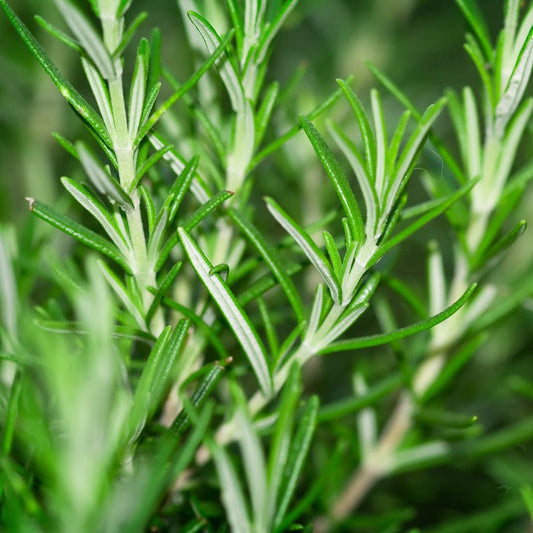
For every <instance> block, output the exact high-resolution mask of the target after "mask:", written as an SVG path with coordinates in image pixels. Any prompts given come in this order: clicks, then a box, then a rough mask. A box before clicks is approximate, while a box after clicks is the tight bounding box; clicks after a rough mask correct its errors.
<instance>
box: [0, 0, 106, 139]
mask: <svg viewBox="0 0 533 533" xmlns="http://www.w3.org/2000/svg"><path fill="white" fill-rule="evenodd" d="M0 7H1V8H2V9H3V10H4V12H5V13H6V15H7V18H8V19H9V21H10V22H11V24H12V25H13V27H14V28H15V30H16V31H17V33H18V34H19V35H20V37H21V38H22V40H23V41H24V44H25V45H26V46H27V47H28V49H29V50H30V52H31V54H32V55H33V56H34V57H35V59H36V60H37V61H38V63H39V64H40V65H41V67H42V69H43V70H44V71H45V72H46V74H47V75H48V76H49V78H50V79H51V80H52V81H53V82H54V84H55V86H56V87H57V88H58V89H59V91H60V92H61V94H62V95H63V98H65V100H66V101H67V102H68V103H69V104H70V105H71V106H72V108H73V109H74V111H75V112H76V113H77V114H78V115H79V116H80V117H81V118H82V119H83V120H84V121H85V122H86V123H87V124H88V125H89V126H90V127H91V128H92V129H93V130H94V132H95V133H96V134H97V135H98V136H99V137H100V138H101V139H102V140H103V142H104V143H106V144H107V145H108V146H112V144H113V143H112V140H111V138H110V137H109V133H108V132H107V129H106V127H105V124H104V123H103V121H102V119H101V118H100V116H99V115H98V113H96V111H95V110H94V109H93V108H92V107H91V106H90V105H89V103H88V102H87V101H86V100H85V99H84V98H83V96H81V94H80V93H78V91H76V89H74V87H73V86H72V85H71V84H70V82H68V81H67V80H66V79H65V78H64V77H63V75H62V74H61V73H60V72H59V70H58V69H57V67H56V66H55V64H54V63H53V62H52V60H51V59H50V58H49V57H48V56H47V55H46V52H45V51H44V50H43V48H42V47H41V45H40V44H39V43H38V42H37V40H36V39H35V37H34V36H33V35H32V34H31V32H30V31H29V30H28V28H27V27H26V26H25V25H24V24H23V22H22V21H21V20H20V18H19V17H18V16H17V14H16V13H15V12H14V11H13V10H12V9H11V7H10V6H9V4H8V3H7V2H6V0H0Z"/></svg>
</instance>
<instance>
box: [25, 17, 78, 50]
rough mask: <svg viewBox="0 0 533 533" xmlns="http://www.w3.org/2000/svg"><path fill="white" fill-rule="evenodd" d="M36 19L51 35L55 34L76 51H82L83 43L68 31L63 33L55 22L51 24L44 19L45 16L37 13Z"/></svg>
mask: <svg viewBox="0 0 533 533" xmlns="http://www.w3.org/2000/svg"><path fill="white" fill-rule="evenodd" d="M35 20H36V21H37V22H38V24H39V25H40V26H41V27H42V28H44V29H45V30H46V31H47V32H48V33H49V34H50V35H53V36H54V37H55V38H56V39H58V40H59V41H60V42H62V43H63V44H65V45H66V46H68V47H69V48H72V49H73V50H76V52H78V53H81V51H82V49H81V45H80V43H79V42H78V41H76V39H73V38H72V37H70V36H69V35H67V34H66V33H63V32H62V31H61V30H59V29H57V28H56V27H55V26H54V25H53V24H50V23H49V22H48V21H46V20H45V19H43V17H40V16H39V15H35Z"/></svg>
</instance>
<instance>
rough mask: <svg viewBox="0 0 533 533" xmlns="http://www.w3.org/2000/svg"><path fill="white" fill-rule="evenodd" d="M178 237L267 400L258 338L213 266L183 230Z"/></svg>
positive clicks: (265, 370) (263, 353) (268, 382)
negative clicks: (213, 270)
mask: <svg viewBox="0 0 533 533" xmlns="http://www.w3.org/2000/svg"><path fill="white" fill-rule="evenodd" d="M178 234H179V237H180V239H181V242H182V244H183V247H184V249H185V252H186V253H187V255H188V257H189V259H190V261H191V264H192V266H193V268H194V269H195V271H196V273H197V274H198V276H199V277H200V279H201V280H202V282H203V283H204V285H205V286H206V288H207V290H208V291H209V293H210V294H211V296H212V297H213V300H214V301H215V303H216V304H217V305H218V307H219V308H220V310H221V311H222V314H223V315H224V316H225V318H226V320H227V321H228V324H229V325H230V327H231V329H232V330H233V332H234V333H235V336H236V337H237V340H238V341H239V343H240V344H241V346H242V348H243V349H244V353H245V355H246V357H247V358H248V360H249V361H250V364H251V365H252V368H253V370H254V373H255V375H256V377H257V380H258V382H259V385H260V387H261V390H262V392H263V394H264V395H265V396H267V397H269V396H270V395H271V393H272V390H273V384H272V376H271V374H270V370H269V368H268V362H267V361H268V356H267V354H266V351H265V348H264V346H263V344H262V342H261V340H260V338H259V335H258V334H257V332H256V331H255V329H254V327H253V325H252V323H251V322H250V319H249V318H248V317H247V316H246V314H245V312H244V310H243V309H242V307H241V306H240V305H239V304H238V302H237V300H236V298H235V296H234V295H233V293H232V292H231V290H230V288H229V287H228V286H227V284H226V283H225V282H224V281H223V279H222V278H221V277H220V275H219V274H214V275H213V276H210V275H209V271H210V270H211V269H212V268H213V265H211V264H210V263H209V261H208V260H207V258H206V257H205V255H204V254H203V253H202V251H201V250H200V249H199V248H198V246H197V245H196V243H195V242H194V241H193V240H192V238H191V237H190V236H189V234H188V233H187V232H186V231H185V230H184V229H183V228H178Z"/></svg>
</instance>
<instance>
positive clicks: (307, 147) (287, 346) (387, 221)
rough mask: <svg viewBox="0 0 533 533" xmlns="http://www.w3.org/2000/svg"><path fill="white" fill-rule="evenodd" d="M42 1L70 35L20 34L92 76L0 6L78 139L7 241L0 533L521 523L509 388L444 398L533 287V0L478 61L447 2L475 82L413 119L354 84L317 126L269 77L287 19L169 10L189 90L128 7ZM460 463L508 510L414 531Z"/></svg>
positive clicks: (531, 387)
mask: <svg viewBox="0 0 533 533" xmlns="http://www.w3.org/2000/svg"><path fill="white" fill-rule="evenodd" d="M53 3H54V5H55V7H56V14H59V15H60V16H61V18H62V22H59V23H58V24H61V25H62V26H61V28H60V27H59V26H58V24H56V23H55V22H54V23H51V22H49V21H47V20H45V19H44V18H42V17H37V19H36V20H37V22H38V24H39V26H40V27H41V28H42V31H45V32H47V33H48V34H50V35H51V36H52V37H53V38H55V39H57V40H58V41H59V42H60V43H61V44H62V45H64V46H66V47H67V49H68V52H69V54H71V55H75V56H76V57H77V58H79V60H80V62H81V67H82V69H81V71H82V73H83V76H84V80H85V81H83V82H80V83H76V84H74V83H72V82H70V81H69V79H68V77H67V75H65V74H63V70H62V69H60V68H59V67H58V66H56V63H55V62H54V60H53V59H52V58H51V55H49V54H48V53H47V52H46V51H45V49H44V48H43V47H42V46H41V44H39V41H38V40H37V38H36V37H35V36H34V33H35V30H33V29H32V30H31V31H30V29H28V26H27V25H26V24H25V23H24V22H23V21H22V20H21V18H20V17H19V15H18V14H17V13H16V12H15V11H14V9H13V7H14V6H12V5H11V2H8V1H6V0H0V6H1V7H2V10H3V12H4V13H5V15H6V17H7V20H8V21H9V23H10V24H11V26H12V29H13V30H14V32H16V34H18V36H19V37H20V39H21V40H22V42H23V43H24V44H25V45H26V47H27V49H28V50H29V52H30V53H31V55H32V56H33V58H34V59H36V60H37V62H38V63H39V65H40V66H41V68H42V70H43V71H44V72H45V73H46V75H47V76H48V77H49V78H50V80H51V81H52V83H53V85H55V87H56V88H57V89H58V90H59V93H60V94H61V96H62V97H63V99H64V100H66V102H67V103H68V104H69V106H70V108H71V109H72V111H74V114H75V115H77V117H78V118H79V119H81V124H82V125H83V126H84V127H85V131H84V132H79V133H78V134H79V135H80V136H81V137H82V139H83V140H78V141H71V140H69V139H68V138H67V136H64V135H62V134H60V133H54V134H53V135H54V137H55V139H56V141H57V142H58V144H59V145H60V147H62V148H63V149H64V150H65V152H66V154H68V156H69V157H70V158H71V159H72V160H74V162H75V166H74V167H73V168H74V170H73V172H74V174H73V176H74V177H72V178H71V177H67V176H63V177H61V179H60V183H61V185H62V187H63V189H64V190H66V194H65V192H64V191H63V193H61V200H59V201H58V202H56V203H57V205H51V204H52V202H46V201H43V200H41V199H40V198H39V197H38V196H37V194H34V193H33V192H32V191H31V190H29V191H28V192H27V194H28V197H27V201H28V206H29V211H30V213H31V215H32V217H31V218H30V219H29V220H26V221H25V222H23V223H21V224H19V228H18V229H17V230H15V226H12V225H5V226H3V227H1V229H0V296H1V319H2V321H1V329H0V333H1V337H0V338H1V354H2V361H1V376H2V381H1V387H0V390H1V396H0V397H1V399H2V401H1V402H0V407H1V410H2V421H3V423H2V439H3V440H2V452H1V453H0V473H1V475H0V480H1V486H0V491H1V492H0V497H1V502H2V503H1V514H0V520H1V523H2V527H3V528H4V529H5V530H7V531H48V530H50V531H77V532H78V531H79V532H83V531H88V532H89V531H91V532H93V531H143V530H150V531H186V532H188V533H191V532H193V531H226V530H231V531H236V532H243V533H246V532H256V533H260V532H283V531H288V530H298V529H304V530H306V531H317V532H325V531H334V530H335V531H337V530H339V531H404V530H413V531H414V530H417V529H416V528H423V530H424V531H426V530H427V531H481V530H483V531H501V530H502V529H501V528H502V527H503V528H506V529H505V530H506V531H507V530H508V531H511V530H514V529H511V528H517V529H516V530H517V531H518V530H520V529H519V528H521V527H524V524H526V523H527V521H528V520H531V519H532V517H533V492H532V491H533V489H532V485H531V465H530V463H529V462H528V461H527V454H526V453H523V451H522V450H523V449H522V448H521V447H522V446H525V443H526V442H527V441H529V440H531V439H532V438H533V418H531V416H523V415H522V413H523V412H524V411H525V410H526V409H527V407H526V406H527V402H530V401H531V398H532V397H533V381H532V379H533V377H532V376H531V371H530V365H529V367H527V365H525V368H526V370H516V369H515V367H516V368H520V366H519V365H518V364H517V365H514V364H513V365H512V368H513V370H512V372H509V374H508V375H507V376H506V382H505V383H499V382H498V380H496V381H495V382H493V383H492V385H490V384H489V385H490V386H491V387H492V388H491V389H490V390H489V392H490V393H489V394H486V389H484V388H483V387H474V389H475V391H476V392H479V396H478V397H476V400H475V402H477V403H474V400H472V398H473V396H469V395H468V394H465V390H468V389H469V387H471V385H469V384H468V377H469V376H470V379H472V378H471V376H472V374H474V375H475V374H476V373H479V374H480V376H482V377H483V376H485V377H486V375H488V374H489V373H488V372H486V371H485V372H486V373H485V374H483V372H484V370H483V368H484V367H483V365H484V362H483V361H484V360H483V354H484V352H486V351H488V348H487V347H488V346H490V344H491V343H494V345H496V346H497V347H498V349H499V350H502V347H504V346H505V339H506V338H507V339H508V338H509V335H512V333H510V332H512V328H513V326H512V324H513V323H516V321H520V320H522V321H525V320H527V316H526V317H525V318H524V312H523V308H524V306H525V305H527V302H528V298H529V297H530V294H531V292H532V291H533V278H532V276H531V274H530V273H529V272H528V271H527V269H525V270H522V269H520V268H517V267H516V265H515V266H514V267H513V265H512V264H511V266H509V262H508V261H507V262H506V260H507V259H508V258H509V257H513V255H512V254H516V253H517V252H516V250H520V249H521V245H522V244H521V243H523V242H527V236H526V237H522V234H523V233H524V231H525V229H526V221H525V220H516V215H515V212H516V211H517V210H518V209H519V206H520V205H521V200H522V198H523V197H524V196H525V195H526V194H527V184H528V182H529V180H530V179H531V178H532V177H533V166H532V165H531V163H526V164H525V165H524V166H520V165H521V164H523V163H522V161H523V160H527V158H528V157H529V151H530V150H529V148H530V147H528V146H527V143H525V142H523V140H524V137H527V135H528V125H529V123H530V119H531V114H532V112H533V100H532V99H531V98H529V97H527V87H528V82H529V79H530V76H531V70H532V68H533V6H532V5H531V4H529V3H528V5H527V6H521V4H520V2H519V1H518V0H508V1H507V2H506V3H505V6H504V20H503V28H502V29H501V30H500V32H499V33H498V35H497V37H496V38H495V39H492V38H491V33H490V31H489V29H488V24H487V23H486V21H485V18H484V16H483V14H482V11H481V10H480V8H479V7H478V6H477V4H476V2H475V0H457V2H456V4H457V7H458V10H459V11H460V12H461V13H462V15H463V16H464V19H465V20H466V22H467V24H468V25H469V27H470V29H471V32H472V33H468V34H467V37H466V45H465V50H466V52H467V54H468V56H469V57H470V59H471V60H472V62H473V64H474V67H475V71H476V72H477V75H478V77H479V81H478V82H476V83H477V85H476V86H475V87H477V88H471V87H469V86H467V87H465V88H464V89H461V90H459V91H456V90H452V89H446V90H444V95H443V96H437V97H436V98H435V100H434V102H433V103H431V104H430V105H426V107H425V108H424V109H422V108H421V107H420V106H419V104H418V102H415V101H414V100H412V99H411V98H410V97H409V96H408V95H407V94H406V93H404V92H403V91H402V90H401V89H399V88H398V86H397V85H396V83H395V82H394V81H393V80H392V78H391V77H390V76H388V75H387V74H385V72H384V71H383V70H382V69H380V68H378V67H377V66H374V65H373V64H369V69H370V71H371V72H372V73H373V74H374V76H375V79H376V80H377V82H378V85H379V86H381V87H382V88H372V89H371V90H370V92H369V98H368V103H367V98H366V92H363V91H359V90H357V91H356V90H355V89H354V86H355V84H354V81H353V79H352V78H351V77H349V78H346V79H344V80H343V79H339V80H337V86H336V88H333V90H331V86H332V85H333V83H332V84H330V85H329V87H330V94H329V96H327V95H326V96H325V97H324V98H323V99H322V101H318V99H317V100H316V101H315V102H314V103H313V104H311V105H309V103H308V102H307V103H306V102H303V100H304V98H301V99H300V100H302V101H300V100H299V99H298V94H296V93H297V91H298V90H299V89H298V87H301V84H302V81H301V80H300V79H299V78H300V74H301V73H300V71H297V72H296V74H295V75H294V76H293V78H292V79H290V80H289V82H287V83H286V84H281V83H280V82H278V81H276V80H275V79H273V77H272V72H274V71H275V65H273V62H274V58H276V46H275V45H276V42H277V40H278V39H280V40H281V39H282V33H281V32H282V30H283V28H284V25H285V24H287V23H288V22H289V21H291V20H298V16H303V14H304V11H303V9H304V7H303V2H301V3H298V1H297V0H285V1H280V0H243V1H238V0H227V1H226V2H221V3H216V2H209V1H207V0H206V1H201V0H178V2H177V9H176V8H175V6H172V9H176V14H179V15H180V16H181V19H182V25H181V27H182V28H183V30H184V35H185V36H186V40H187V43H188V56H189V57H190V58H191V63H192V67H193V68H192V73H189V75H188V76H183V78H184V79H185V81H180V79H179V78H181V77H182V76H181V74H180V75H176V74H173V72H172V71H173V68H172V66H171V64H170V61H168V60H167V54H166V51H165V49H164V46H163V45H162V44H163V43H164V42H165V39H164V34H162V32H161V31H159V30H158V29H153V30H152V31H151V32H148V33H147V34H146V35H147V36H146V37H139V34H140V33H143V31H144V26H145V19H146V18H147V16H148V15H147V14H146V13H145V12H140V13H139V14H137V15H135V13H136V11H135V10H136V9H138V6H137V5H136V4H139V5H140V4H141V3H142V2H140V1H139V2H133V1H132V0H91V1H90V2H88V3H87V2H85V3H84V2H74V1H73V0H54V2H53ZM13 4H14V2H13ZM166 9H168V10H170V9H171V7H170V6H169V7H165V10H166ZM178 27H180V26H179V25H178ZM12 34H13V35H14V33H13V32H11V34H10V37H9V38H10V39H11V38H12ZM492 43H495V44H492ZM162 52H165V53H162ZM167 64H168V66H167ZM356 74H357V73H356ZM299 84H300V85H299ZM77 87H79V88H77ZM438 92H439V93H440V92H442V91H441V89H440V88H439V91H438ZM301 106H304V107H305V109H304V110H301V109H300V111H302V113H303V114H300V115H299V117H298V116H297V113H295V112H294V108H295V107H298V108H300V107H301ZM391 107H394V109H396V110H398V109H399V108H400V109H403V112H402V113H401V115H400V117H399V118H395V117H394V116H393V114H391V113H390V108H391ZM339 110H341V111H339ZM447 117H448V119H449V120H448V124H449V126H450V127H449V128H448V131H447V132H446V131H445V130H444V133H443V126H442V124H445V123H446V120H447ZM324 119H325V120H324ZM87 132H88V133H89V135H87ZM354 132H355V133H354ZM522 152H524V154H525V155H523V154H522ZM28 155H29V156H30V155H31V154H28ZM431 157H433V159H435V157H437V158H438V161H439V163H440V165H441V168H440V169H437V168H436V167H435V165H433V164H432V163H431ZM65 164H67V163H65ZM68 164H69V165H71V164H72V162H71V163H68ZM306 172H309V174H310V175H311V174H312V173H315V174H316V173H319V176H320V178H319V179H320V191H326V192H324V195H323V201H317V199H316V198H314V199H313V200H311V199H310V198H309V191H308V190H306V188H307V183H309V181H308V178H307V176H306ZM291 173H292V176H291V175H289V174H291ZM295 180H298V181H299V182H300V184H299V185H298V186H296V185H294V181H295ZM291 181H292V186H291ZM411 182H413V183H411ZM293 190H294V191H295V192H294V194H290V195H289V194H287V192H288V191H291V192H292V191H293ZM330 193H331V194H330ZM262 195H264V199H261V196H262ZM300 196H301V204H303V205H302V206H301V207H302V212H301V213H299V212H298V198H299V197H300ZM69 199H70V200H74V203H72V202H70V203H69V201H68V200H69ZM320 200H322V199H320ZM313 202H314V205H315V206H317V205H318V209H317V210H316V211H318V213H315V214H316V215H317V216H316V217H312V219H311V220H310V219H309V218H308V219H305V215H306V211H307V210H308V208H309V207H310V205H311V204H313ZM38 219H41V221H45V222H46V223H48V225H50V226H53V227H54V228H55V229H56V230H59V232H57V233H56V232H52V233H50V232H45V230H44V225H42V223H41V221H38ZM60 232H62V234H64V235H65V236H66V239H63V240H59V241H58V240H57V235H59V233H60ZM428 235H429V237H428ZM526 235H527V234H526ZM519 238H520V240H519ZM416 239H418V241H416V242H418V243H420V242H421V241H422V242H424V243H425V249H426V250H427V254H426V252H421V250H420V247H419V248H418V249H416V245H414V244H413V241H414V240H416ZM515 241H518V242H515ZM418 246H420V245H418ZM525 248H528V247H527V244H526V245H525ZM405 258H410V259H408V262H409V264H408V268H407V269H406V268H405V261H406V259H405ZM43 259H45V261H43ZM516 262H518V261H516ZM422 264H427V268H425V266H424V265H423V266H422V267H421V266H420V265H422ZM424 269H425V270H427V273H426V272H424ZM37 274H39V275H37ZM413 274H414V276H413ZM425 276H427V287H425V285H426V282H423V283H421V282H420V279H421V278H424V277H425ZM505 320H507V322H505ZM502 321H504V323H505V324H508V326H507V329H505V328H503V329H500V330H498V329H497V328H496V327H497V325H498V324H501V323H502ZM378 328H379V329H378ZM376 331H377V332H376ZM522 335H523V332H522ZM521 338H522V339H524V338H525V337H521ZM502 339H504V340H503V341H502ZM523 342H526V341H523ZM508 344H510V343H509V342H508ZM513 350H514V351H519V349H518V348H517V347H516V346H515V347H513V346H507V354H508V355H507V358H508V360H509V361H513V360H515V359H516V360H518V361H521V360H522V359H521V358H520V357H519V355H514V352H513ZM339 361H340V362H339ZM346 362H347V363H346ZM346 364H347V365H348V366H349V368H350V371H349V373H348V375H346V374H347V373H346V369H345V368H343V366H342V365H346ZM313 365H314V368H315V369H316V368H318V369H319V373H320V374H321V377H322V380H320V379H319V378H317V377H316V376H315V378H313V377H312V375H311V371H310V370H309V369H311V368H313ZM520 374H522V375H520ZM313 379H314V382H313ZM480 379H481V378H480ZM502 391H504V392H502ZM313 392H314V394H313ZM483 395H486V396H485V397H483ZM502 396H504V398H505V399H504V400H502V401H500V399H499V398H500V397H502ZM505 402H507V404H506V403H505ZM505 405H510V406H511V408H512V409H514V410H515V411H516V414H514V415H512V416H511V415H509V414H508V416H506V417H498V416H490V415H488V414H486V411H488V412H490V411H491V410H492V409H493V408H494V407H495V406H498V408H502V406H505ZM478 413H479V414H478ZM517 450H518V452H517ZM458 464H459V465H465V466H463V469H479V471H480V472H482V473H483V476H484V477H485V478H490V479H492V480H493V481H494V484H495V486H498V484H499V485H500V486H506V487H509V486H510V487H511V489H510V490H509V491H508V493H507V492H506V493H503V494H499V495H498V496H499V497H498V498H494V497H491V496H488V497H487V498H486V500H484V499H483V498H481V501H479V500H475V499H473V498H472V499H468V500H467V503H466V505H465V506H464V508H462V509H461V512H462V515H461V516H459V519H458V516H457V515H458V513H457V512H450V511H448V510H447V508H446V507H447V506H448V507H450V506H452V507H453V505H454V504H453V503H445V504H444V506H443V507H445V508H444V509H441V510H440V512H439V513H437V517H436V518H434V517H433V518H428V517H427V516H425V515H424V511H423V507H424V504H423V501H424V499H423V498H422V497H421V495H420V490H419V489H418V490H417V489H416V487H420V486H421V487H423V490H426V491H427V495H428V497H429V498H432V500H431V505H432V506H434V507H435V508H437V507H439V506H440V505H441V503H442V502H443V494H445V493H446V490H449V487H451V486H453V485H454V484H455V483H456V481H455V478H454V473H455V476H456V477H457V478H459V477H460V474H459V473H457V472H455V471H454V468H455V467H456V465H458ZM434 472H443V473H442V474H441V476H440V477H439V476H436V475H434V474H433V473H434ZM476 472H477V471H476ZM417 475H418V476H419V477H418V478H417V477H416V476H417ZM469 481H470V482H471V483H472V485H473V486H475V484H476V483H477V481H476V476H475V475H474V474H472V476H471V478H469ZM486 485H487V483H484V484H483V483H482V486H483V489H484V490H485V491H486V489H485V487H486ZM489 485H490V483H489ZM451 500H453V499H451Z"/></svg>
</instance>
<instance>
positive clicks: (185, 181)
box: [169, 156, 200, 221]
mask: <svg viewBox="0 0 533 533" xmlns="http://www.w3.org/2000/svg"><path fill="white" fill-rule="evenodd" d="M199 162H200V158H199V157H198V156H194V157H192V158H191V159H190V160H189V161H188V162H187V163H186V164H185V166H184V167H183V170H182V171H181V173H180V174H179V175H178V178H177V179H176V181H175V182H174V185H173V186H172V188H171V189H170V194H172V195H173V197H174V200H173V202H172V206H171V208H170V216H169V220H170V221H172V220H174V218H175V216H176V214H177V212H178V209H179V206H180V205H181V202H182V200H183V198H184V197H185V193H186V192H187V190H188V189H189V187H190V185H191V183H192V180H193V178H194V176H195V174H196V171H197V170H198V163H199Z"/></svg>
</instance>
